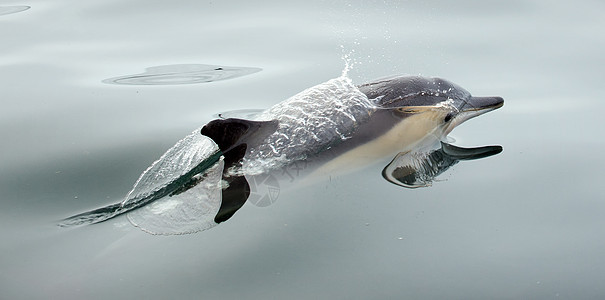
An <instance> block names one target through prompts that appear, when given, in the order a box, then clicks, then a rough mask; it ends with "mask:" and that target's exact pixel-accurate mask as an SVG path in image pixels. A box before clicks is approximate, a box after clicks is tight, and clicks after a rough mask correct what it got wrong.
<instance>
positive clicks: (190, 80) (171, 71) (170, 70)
mask: <svg viewBox="0 0 605 300" xmlns="http://www.w3.org/2000/svg"><path fill="white" fill-rule="evenodd" d="M261 70H262V69H261V68H251V67H227V66H214V65H202V64H177V65H165V66H156V67H149V68H147V69H146V70H145V72H144V73H141V74H134V75H125V76H119V77H114V78H109V79H105V80H103V82H104V83H108V84H126V85H172V84H194V83H204V82H213V81H219V80H227V79H232V78H237V77H241V76H245V75H249V74H253V73H256V72H260V71H261Z"/></svg>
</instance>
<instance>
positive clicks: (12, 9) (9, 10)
mask: <svg viewBox="0 0 605 300" xmlns="http://www.w3.org/2000/svg"><path fill="white" fill-rule="evenodd" d="M30 8H31V6H25V5H23V6H0V16H2V15H10V14H15V13H18V12H22V11H26V10H28V9H30Z"/></svg>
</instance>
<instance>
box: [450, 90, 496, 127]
mask: <svg viewBox="0 0 605 300" xmlns="http://www.w3.org/2000/svg"><path fill="white" fill-rule="evenodd" d="M503 105H504V99H502V97H471V98H470V99H468V100H467V101H466V102H464V103H463V104H462V106H461V107H459V108H458V110H459V112H458V115H457V116H456V117H455V118H454V119H453V120H452V121H451V122H450V124H449V125H448V127H447V130H446V133H449V132H451V131H452V129H454V127H456V126H458V125H460V124H462V123H463V122H465V121H466V120H469V119H472V118H474V117H476V116H479V115H482V114H484V113H486V112H490V111H492V110H495V109H498V108H500V107H502V106H503Z"/></svg>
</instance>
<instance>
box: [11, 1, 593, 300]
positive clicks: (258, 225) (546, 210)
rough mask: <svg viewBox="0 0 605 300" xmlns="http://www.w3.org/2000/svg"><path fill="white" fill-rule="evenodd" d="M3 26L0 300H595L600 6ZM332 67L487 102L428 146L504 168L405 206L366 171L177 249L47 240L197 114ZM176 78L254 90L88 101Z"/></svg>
mask: <svg viewBox="0 0 605 300" xmlns="http://www.w3.org/2000/svg"><path fill="white" fill-rule="evenodd" d="M3 5H4V4H3ZM10 5H11V6H13V7H16V6H19V7H25V5H27V6H30V7H31V8H30V9H28V10H24V11H21V12H19V13H11V14H3V15H0V33H1V34H0V36H2V39H3V43H2V45H3V47H2V48H1V49H2V50H0V82H2V92H1V93H0V95H1V97H0V104H1V105H2V106H1V107H2V109H0V140H1V141H2V150H1V151H0V165H1V166H2V168H0V208H1V209H0V239H1V241H2V242H1V243H0V254H1V255H0V298H2V299H48V298H63V299H108V298H115V299H133V298H147V299H166V298H175V299H241V298H244V297H245V298H250V299H266V298H276V299H284V298H287V299H308V298H324V299H325V298H328V299H330V298H336V299H342V298H345V299H385V298H391V299H406V298H407V299H410V298H411V299H427V298H428V299H444V298H445V299H486V298H488V299H492V298H507V299H509V298H529V299H550V298H556V297H560V298H572V299H594V298H602V297H603V296H605V287H604V286H603V284H602V278H603V275H604V274H605V256H604V255H603V253H605V239H603V236H604V233H605V232H604V230H603V228H605V219H604V218H603V215H605V198H604V197H603V195H605V188H604V186H603V184H602V182H603V175H602V168H603V166H604V159H603V158H602V150H601V149H603V147H604V146H605V142H604V141H603V138H602V136H603V135H602V133H601V131H602V128H604V126H605V123H604V121H603V120H604V119H603V117H602V114H603V111H604V110H605V102H604V100H603V95H604V92H605V88H604V87H603V84H602V81H603V75H602V66H603V65H605V58H604V56H603V55H602V53H603V50H604V49H605V33H604V32H603V30H602V28H605V21H604V19H603V18H602V12H603V9H605V4H604V3H603V2H602V1H588V0H585V1H575V2H573V3H572V2H563V1H558V2H553V1H537V0H536V1H507V2H499V1H473V0H468V1H396V2H394V3H385V2H381V1H351V2H346V1H320V0H318V1H288V2H284V1H263V2H257V1H211V2H209V1H181V2H179V3H178V4H176V3H173V2H161V1H156V2H149V1H128V2H124V1H67V0H63V1H62V0H54V1H36V0H34V1H29V2H27V3H17V2H12V3H11V4H10ZM4 6H8V4H6V5H4ZM343 56H347V57H348V58H349V60H350V61H352V62H354V65H353V69H352V70H351V71H350V72H349V75H350V77H351V78H352V79H353V80H354V81H355V82H356V83H363V82H366V81H368V80H372V79H375V78H379V77H384V76H388V75H394V74H413V75H417V74H421V75H424V76H439V77H443V78H447V79H448V80H451V81H453V82H455V83H457V84H459V85H461V86H463V87H464V88H466V89H468V90H469V91H470V92H471V93H473V95H477V96H490V95H495V96H502V97H503V98H504V99H505V106H504V107H503V108H501V109H499V110H497V111H494V112H491V113H488V114H486V115H484V116H481V117H479V118H477V119H473V120H471V121H469V122H468V123H465V124H464V125H462V126H460V127H458V128H456V129H455V130H454V131H453V132H452V134H451V135H450V136H451V137H452V138H453V139H454V140H455V142H454V144H456V145H459V146H465V147H471V146H481V145H491V144H499V145H502V146H503V148H504V151H503V152H502V153H501V154H499V155H496V156H494V157H490V158H486V159H482V160H476V161H472V162H468V163H464V164H459V165H456V166H454V167H452V168H451V169H450V170H448V171H447V172H446V173H445V174H442V175H441V176H440V177H439V178H440V181H438V182H436V183H435V184H434V185H433V186H432V187H430V188H422V189H414V190H410V189H403V188H401V187H398V186H395V185H393V184H391V183H389V182H387V181H385V180H384V179H383V178H382V176H381V175H380V171H381V170H382V168H383V167H384V165H385V164H386V163H388V161H389V159H390V158H385V161H378V162H376V164H375V165H373V166H371V167H369V168H368V169H365V170H363V171H360V172H356V173H352V174H348V175H341V176H335V177H332V178H331V180H326V181H322V182H318V183H315V184H313V185H311V186H304V187H300V188H296V187H295V186H293V187H292V188H288V189H282V190H280V193H279V200H278V201H276V202H275V203H273V204H272V205H269V206H267V207H257V206H254V205H249V204H246V205H244V207H243V208H242V209H241V210H240V211H238V212H237V213H236V215H235V216H234V217H233V218H232V219H231V220H229V221H228V222H225V223H223V224H220V225H219V226H217V227H216V228H213V229H211V230H208V231H204V232H201V233H198V234H193V235H185V236H172V237H158V236H152V235H148V234H145V233H143V232H142V231H140V230H138V229H136V228H134V227H132V226H131V225H130V224H129V223H128V221H127V220H126V219H125V218H123V217H122V218H116V219H114V220H111V221H108V222H105V223H101V224H97V225H93V226H85V227H80V228H74V229H69V230H67V229H62V228H59V227H58V226H56V224H57V222H58V221H59V220H61V219H62V218H65V217H68V216H70V215H73V214H76V213H80V212H83V211H86V210H89V209H94V208H97V207H101V206H104V205H107V204H110V203H114V202H119V201H121V200H122V199H123V197H124V196H125V195H126V193H127V192H128V191H129V190H130V189H131V188H132V185H133V184H134V182H135V181H136V179H137V178H138V176H139V174H140V173H141V172H142V171H144V170H145V168H147V166H149V165H150V164H151V163H152V162H153V161H154V160H156V159H157V158H158V157H159V156H160V155H161V154H162V153H163V152H164V151H165V150H167V149H168V148H170V147H171V146H172V145H173V144H174V143H175V142H176V141H178V140H179V139H181V138H182V137H183V136H185V135H187V134H189V133H190V132H191V131H192V130H193V129H195V128H198V127H200V126H201V125H203V124H205V123H206V122H208V121H209V120H211V119H213V118H214V117H215V116H216V114H217V113H220V112H225V111H232V110H239V109H262V108H266V107H270V106H271V105H273V104H275V103H277V102H280V101H282V100H284V99H286V98H288V97H289V96H292V95H294V94H296V93H297V92H299V91H302V90H304V89H305V88H308V87H311V86H313V85H316V84H318V83H321V82H324V81H326V80H328V79H330V78H334V77H338V76H339V75H340V74H341V72H342V70H343V68H344V65H345V62H344V60H343ZM185 64H187V65H189V64H192V65H198V64H201V65H214V66H241V67H257V68H261V69H262V71H260V72H257V73H254V74H248V75H247V76H242V77H238V78H231V79H229V80H223V81H216V82H208V83H199V84H187V85H182V84H181V85H170V84H168V85H166V84H165V85H161V86H158V85H145V86H141V85H114V84H105V83H103V80H105V79H107V78H116V77H119V76H124V75H127V74H139V73H141V72H142V71H143V70H145V68H148V67H152V66H166V65H185Z"/></svg>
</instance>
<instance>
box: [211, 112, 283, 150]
mask: <svg viewBox="0 0 605 300" xmlns="http://www.w3.org/2000/svg"><path fill="white" fill-rule="evenodd" d="M277 125H278V122H277V120H272V121H250V120H243V119H235V118H229V119H216V120H213V121H210V122H209V123H208V124H206V126H204V127H202V130H201V133H202V134H203V135H205V136H207V137H209V138H211V139H212V140H213V141H214V142H215V143H216V144H217V145H218V147H219V148H220V149H221V151H222V152H223V153H225V152H227V151H229V150H231V149H232V148H233V147H235V146H237V145H239V144H250V143H251V142H252V144H255V143H254V141H258V140H262V139H264V138H266V137H267V136H269V135H270V134H272V133H273V132H275V130H276V129H277Z"/></svg>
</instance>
